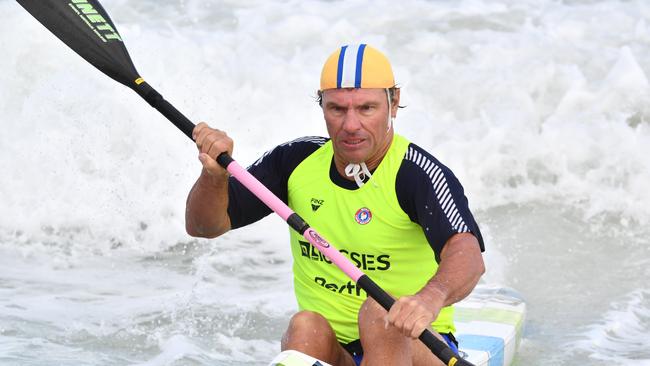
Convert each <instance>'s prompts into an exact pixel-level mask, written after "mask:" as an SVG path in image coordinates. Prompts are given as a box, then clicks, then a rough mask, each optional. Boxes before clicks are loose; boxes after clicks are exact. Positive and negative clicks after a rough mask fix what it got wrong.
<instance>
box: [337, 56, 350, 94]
mask: <svg viewBox="0 0 650 366" xmlns="http://www.w3.org/2000/svg"><path fill="white" fill-rule="evenodd" d="M347 48H348V46H343V47H341V53H340V54H339V65H338V67H337V69H336V87H337V88H338V89H341V81H342V80H343V60H344V59H345V50H346V49H347Z"/></svg>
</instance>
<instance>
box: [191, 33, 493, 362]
mask: <svg viewBox="0 0 650 366" xmlns="http://www.w3.org/2000/svg"><path fill="white" fill-rule="evenodd" d="M318 94H319V104H320V105H321V107H322V110H323V116H324V119H325V123H326V125H327V131H328V134H329V139H327V138H322V137H306V138H302V139H297V140H294V141H292V142H289V143H286V144H283V145H280V146H277V147H276V148H275V149H273V150H271V151H270V152H268V153H266V154H265V155H264V156H263V157H262V158H260V159H259V160H258V161H257V162H256V163H255V164H253V165H252V166H251V167H250V168H249V171H250V172H251V173H252V174H253V175H254V176H256V177H257V178H258V179H259V180H260V181H261V182H262V183H263V184H265V185H266V186H267V187H268V188H269V189H270V190H271V191H273V192H274V193H275V194H276V195H277V196H278V197H280V198H281V199H282V200H283V201H284V202H286V203H287V204H288V205H289V206H290V207H291V208H292V209H293V210H294V211H295V212H296V213H298V214H299V215H300V216H301V217H302V218H304V219H305V221H306V222H308V223H309V224H310V225H311V226H313V227H314V228H316V229H317V230H318V231H319V232H320V233H321V234H322V235H323V237H325V238H326V239H327V240H328V241H330V242H331V243H332V244H333V245H335V246H336V247H337V248H338V249H339V251H340V252H341V253H343V254H344V255H345V256H347V257H348V258H349V259H350V260H351V261H352V263H354V264H355V265H357V266H358V267H359V268H360V269H361V270H362V271H363V272H365V273H366V274H368V276H369V277H370V278H372V279H373V280H374V281H375V282H377V283H378V284H379V286H381V287H382V288H383V289H384V290H386V291H387V292H388V293H390V294H391V295H393V296H395V298H397V301H396V303H395V305H394V306H393V307H392V308H391V310H390V312H388V313H386V311H385V310H383V308H381V307H380V306H379V305H378V304H377V303H376V302H375V301H374V300H373V299H371V298H368V297H367V295H366V293H365V292H364V291H363V290H362V289H360V288H358V287H357V286H356V285H355V284H354V283H353V282H351V281H350V280H349V279H347V277H346V276H345V274H343V272H341V270H339V269H338V268H336V266H334V265H333V264H331V262H330V261H329V260H328V259H327V258H326V257H324V256H322V255H321V254H320V253H319V252H318V251H317V250H316V249H314V248H313V247H311V245H310V244H309V243H307V242H305V241H304V239H303V238H302V237H301V236H300V235H298V234H296V233H294V232H292V233H291V250H292V254H293V259H294V264H293V273H294V288H295V293H296V298H297V301H298V306H299V308H300V311H299V312H298V313H297V314H295V315H294V316H293V317H292V318H291V321H290V323H289V326H288V329H287V331H286V333H285V334H284V336H283V338H282V349H283V350H285V349H295V350H298V351H301V352H303V353H306V354H308V355H311V356H313V357H316V358H318V359H321V360H323V361H325V362H328V363H330V364H332V365H337V366H338V365H343V366H354V365H359V364H362V365H373V366H377V365H441V364H442V363H441V362H440V361H439V360H437V359H436V357H435V356H434V355H433V354H432V353H431V351H429V350H428V349H427V348H426V347H425V346H424V345H423V344H421V342H419V340H418V339H417V337H418V336H419V335H420V333H421V332H422V331H423V330H424V329H425V328H428V329H432V330H434V334H435V335H436V336H437V337H439V338H440V339H444V340H445V341H446V342H447V344H449V345H450V347H452V349H454V350H457V349H456V348H455V347H456V344H455V340H454V338H453V335H452V332H453V331H454V325H453V319H452V316H453V308H452V307H451V305H452V304H453V303H455V302H457V301H459V300H461V299H462V298H464V297H465V296H467V295H468V294H469V293H470V292H471V290H472V289H473V288H474V286H475V285H476V283H477V282H478V280H479V278H480V276H481V275H482V274H483V272H484V271H485V269H484V264H483V259H482V256H481V251H482V250H484V246H483V239H482V237H481V233H480V231H479V228H478V226H477V224H476V222H475V221H474V218H473V217H472V214H471V212H470V210H469V208H468V204H467V199H466V198H465V196H464V193H463V189H462V186H461V185H460V183H459V182H458V180H457V179H456V177H455V176H454V175H453V173H452V172H451V171H450V170H449V169H448V168H447V167H445V166H444V165H442V164H441V163H440V162H439V161H437V160H436V159H435V158H434V157H433V156H431V155H430V154H429V153H427V152H426V151H424V150H423V149H421V148H420V147H418V146H417V145H415V144H413V143H410V142H408V141H407V140H406V139H405V138H403V137H401V136H399V135H396V134H395V133H394V131H393V120H394V118H395V116H396V114H397V110H398V106H399V100H400V90H399V89H398V88H396V87H395V81H394V77H393V72H392V68H391V66H390V63H389V61H388V59H387V58H386V57H385V56H384V55H383V54H382V53H380V52H379V51H377V50H376V49H374V48H372V47H370V46H367V45H354V46H352V45H350V46H344V47H342V48H341V49H339V50H337V51H336V52H334V54H332V55H331V56H330V57H329V58H328V60H327V61H326V62H325V65H324V67H323V71H322V74H321V87H320V90H319V92H318ZM194 139H195V141H196V144H197V147H198V149H199V159H200V161H201V163H202V164H203V170H202V172H201V176H200V177H199V179H198V180H197V182H196V183H195V185H194V187H193V188H192V190H191V191H190V194H189V196H188V200H187V211H186V225H187V231H188V233H189V234H190V235H194V236H201V237H208V238H212V237H216V236H219V235H221V234H223V233H225V232H227V231H228V230H230V229H233V228H238V227H241V226H244V225H247V224H250V223H252V222H255V221H257V220H259V219H260V218H262V217H264V216H266V215H267V214H269V213H270V212H271V211H270V209H268V208H266V207H265V206H264V205H263V204H262V203H261V202H260V201H259V200H257V199H256V198H255V197H254V196H253V195H252V194H251V193H250V192H248V191H247V190H246V189H245V188H244V187H243V186H242V185H241V184H239V183H238V182H237V181H236V180H234V179H232V178H230V179H229V178H228V175H227V173H226V171H225V170H224V169H223V168H221V167H220V166H219V165H218V164H217V163H216V162H215V160H214V159H215V158H216V157H217V156H218V155H219V154H220V153H222V152H224V151H225V152H228V153H230V154H232V149H233V142H232V140H231V139H230V138H228V136H227V135H226V134H225V133H224V132H222V131H219V130H216V129H212V128H210V127H208V126H207V125H206V124H205V123H201V124H199V125H197V127H196V128H195V130H194Z"/></svg>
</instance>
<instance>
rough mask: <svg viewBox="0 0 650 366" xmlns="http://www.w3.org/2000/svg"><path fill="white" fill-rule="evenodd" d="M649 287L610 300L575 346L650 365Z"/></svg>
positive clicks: (618, 360)
mask: <svg viewBox="0 0 650 366" xmlns="http://www.w3.org/2000/svg"><path fill="white" fill-rule="evenodd" d="M649 334H650V291H648V290H644V289H639V290H636V291H633V292H632V293H630V294H628V295H627V296H625V297H623V298H622V299H619V300H617V301H616V302H613V303H612V304H611V307H610V310H609V311H607V312H606V313H605V314H604V315H603V318H602V320H600V321H598V322H597V323H596V324H593V325H591V326H590V327H589V330H587V331H585V332H584V333H583V336H582V338H583V339H582V340H580V341H577V342H575V343H574V344H573V345H574V346H575V349H576V350H578V351H582V352H587V353H588V355H589V357H591V358H594V359H598V360H605V361H610V362H615V363H617V364H619V365H650V351H649V350H650V337H648V335H649Z"/></svg>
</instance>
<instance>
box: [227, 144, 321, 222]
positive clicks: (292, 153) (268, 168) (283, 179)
mask: <svg viewBox="0 0 650 366" xmlns="http://www.w3.org/2000/svg"><path fill="white" fill-rule="evenodd" d="M326 141H327V139H326V138H324V137H303V138H299V139H296V140H293V141H290V142H287V143H285V144H282V145H278V146H277V147H275V148H274V149H273V150H270V151H267V152H266V153H264V155H262V157H261V158H259V159H258V160H257V161H256V162H255V163H253V165H251V166H249V167H248V168H246V170H248V172H249V173H251V174H252V175H253V176H254V177H255V178H257V179H258V180H259V181H260V182H261V183H262V184H264V185H265V186H266V188H268V189H269V190H270V191H271V192H273V193H274V194H275V195H276V196H278V198H280V199H281V200H282V201H283V202H284V203H287V182H288V181H289V176H290V175H291V173H292V172H293V170H294V169H295V168H296V167H297V166H298V164H300V163H301V162H302V161H303V160H304V159H305V158H307V157H308V156H309V155H311V154H312V153H313V152H314V151H316V150H317V149H318V148H319V147H321V146H322V145H323V144H324V143H325V142H326ZM271 212H272V211H271V209H270V208H268V207H267V206H266V205H265V204H264V203H263V202H262V201H260V200H259V199H258V198H257V197H255V195H253V193H251V192H250V191H249V190H248V189H247V188H246V187H244V186H243V185H242V184H241V183H240V182H239V181H237V179H235V178H234V177H230V179H229V181H228V216H230V226H231V228H232V229H236V228H239V227H242V226H246V225H248V224H252V223H253V222H256V221H258V220H260V219H262V218H264V217H265V216H266V215H268V214H270V213H271Z"/></svg>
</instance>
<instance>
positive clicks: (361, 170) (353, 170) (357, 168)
mask: <svg viewBox="0 0 650 366" xmlns="http://www.w3.org/2000/svg"><path fill="white" fill-rule="evenodd" d="M386 99H387V100H388V118H387V119H388V121H387V122H388V123H387V125H388V127H387V128H386V133H388V132H389V131H390V129H391V128H392V127H393V121H394V120H395V118H393V117H392V116H391V112H392V109H393V108H392V103H391V100H390V90H389V89H388V88H386ZM345 175H346V176H348V177H354V181H355V182H356V183H357V186H359V188H361V187H362V186H363V185H364V184H365V183H364V182H363V181H364V180H366V177H367V178H370V177H372V174H370V171H369V170H368V166H366V163H365V162H361V163H359V164H355V163H350V164H348V166H346V167H345Z"/></svg>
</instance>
